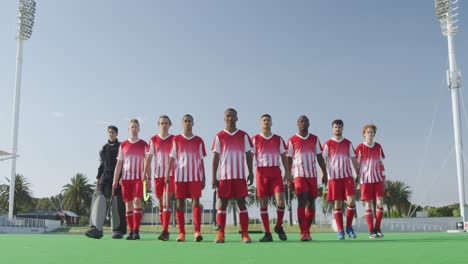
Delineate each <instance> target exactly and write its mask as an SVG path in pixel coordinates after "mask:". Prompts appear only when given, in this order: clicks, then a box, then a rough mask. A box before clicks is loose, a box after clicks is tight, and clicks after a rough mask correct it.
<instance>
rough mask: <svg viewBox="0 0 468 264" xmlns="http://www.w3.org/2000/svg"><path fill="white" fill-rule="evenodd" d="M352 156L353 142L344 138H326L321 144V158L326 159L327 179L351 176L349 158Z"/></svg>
mask: <svg viewBox="0 0 468 264" xmlns="http://www.w3.org/2000/svg"><path fill="white" fill-rule="evenodd" d="M354 156H355V155H354V148H353V144H352V143H351V141H349V140H347V139H346V138H342V139H341V140H340V141H337V140H336V139H334V138H331V139H329V140H327V142H325V144H324V145H323V158H324V159H326V160H327V172H328V179H330V180H334V179H344V178H348V177H353V173H352V171H351V158H352V157H354Z"/></svg>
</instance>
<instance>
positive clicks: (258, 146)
mask: <svg viewBox="0 0 468 264" xmlns="http://www.w3.org/2000/svg"><path fill="white" fill-rule="evenodd" d="M252 144H253V150H252V152H253V154H254V155H255V163H256V164H257V167H279V166H280V165H281V154H283V153H284V152H286V144H285V143H284V140H283V139H282V138H281V137H280V136H278V135H275V134H272V135H271V136H270V137H265V136H264V135H263V134H261V133H260V134H257V135H255V136H253V137H252Z"/></svg>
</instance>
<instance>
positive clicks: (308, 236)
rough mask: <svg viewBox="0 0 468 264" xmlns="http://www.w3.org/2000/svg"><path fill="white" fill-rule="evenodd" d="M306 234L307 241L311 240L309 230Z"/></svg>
mask: <svg viewBox="0 0 468 264" xmlns="http://www.w3.org/2000/svg"><path fill="white" fill-rule="evenodd" d="M306 236H307V241H312V237H311V236H310V232H307V233H306Z"/></svg>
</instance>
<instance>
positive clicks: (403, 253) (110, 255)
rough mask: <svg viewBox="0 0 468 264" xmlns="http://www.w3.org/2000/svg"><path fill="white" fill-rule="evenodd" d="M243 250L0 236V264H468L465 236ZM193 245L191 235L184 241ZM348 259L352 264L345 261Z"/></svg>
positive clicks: (152, 240)
mask: <svg viewBox="0 0 468 264" xmlns="http://www.w3.org/2000/svg"><path fill="white" fill-rule="evenodd" d="M260 237H261V234H253V235H252V239H253V240H254V243H252V244H243V243H241V242H240V236H239V235H238V234H228V235H226V243H225V244H214V243H213V239H214V235H212V234H210V235H205V240H204V241H203V242H201V243H195V242H191V241H190V242H185V243H178V242H175V235H172V236H171V241H168V242H162V241H158V240H156V236H155V235H154V234H151V233H147V234H142V239H141V240H137V241H126V240H112V239H111V238H110V236H109V235H105V237H104V238H102V239H100V240H94V239H89V238H87V237H85V236H84V235H78V234H47V235H18V234H1V235H0V252H1V254H0V263H5V264H6V263H60V264H75V263H164V264H166V263H218V264H229V263H239V264H240V263H242V264H247V263H284V264H296V263H311V264H313V263H326V264H329V263H359V264H365V263H372V264H376V263H396V264H403V263H411V264H414V263H465V264H466V263H468V252H467V251H468V234H467V233H460V234H448V233H387V234H386V236H385V238H383V239H378V240H370V239H368V238H367V235H366V234H362V233H361V234H358V239H355V240H350V239H346V240H345V241H338V240H336V235H335V234H334V233H319V234H313V239H314V240H313V241H311V242H300V241H298V238H299V237H298V234H297V233H294V234H289V239H288V241H285V242H282V241H278V239H277V238H276V236H275V237H274V238H275V239H276V241H275V242H273V243H260V242H256V241H257V240H258V238H260ZM187 238H188V239H190V240H191V239H192V236H191V235H188V236H187ZM349 259H351V261H350V262H349V261H347V260H349Z"/></svg>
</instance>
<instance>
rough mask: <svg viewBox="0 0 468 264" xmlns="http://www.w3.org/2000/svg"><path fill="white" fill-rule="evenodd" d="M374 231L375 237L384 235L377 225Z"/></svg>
mask: <svg viewBox="0 0 468 264" xmlns="http://www.w3.org/2000/svg"><path fill="white" fill-rule="evenodd" d="M375 233H376V234H377V237H378V238H382V237H384V235H383V233H382V230H380V227H377V228H376V229H375Z"/></svg>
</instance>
